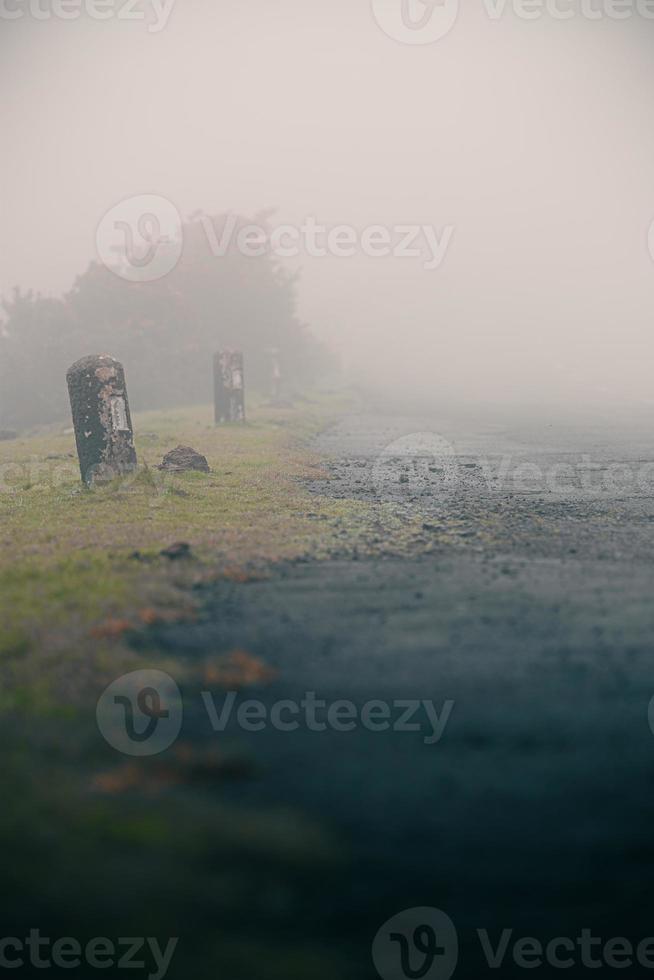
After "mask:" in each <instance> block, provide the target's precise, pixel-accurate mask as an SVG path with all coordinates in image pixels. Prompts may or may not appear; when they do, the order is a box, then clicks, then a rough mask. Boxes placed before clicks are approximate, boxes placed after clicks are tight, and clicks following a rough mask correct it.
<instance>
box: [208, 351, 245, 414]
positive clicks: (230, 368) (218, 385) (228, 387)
mask: <svg viewBox="0 0 654 980" xmlns="http://www.w3.org/2000/svg"><path fill="white" fill-rule="evenodd" d="M213 390H214V405H215V419H216V425H220V424H222V423H223V422H244V421H245V381H244V374H243V355H242V354H241V352H240V351H235V350H223V351H218V353H217V354H214V358H213Z"/></svg>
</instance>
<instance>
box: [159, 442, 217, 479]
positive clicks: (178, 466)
mask: <svg viewBox="0 0 654 980" xmlns="http://www.w3.org/2000/svg"><path fill="white" fill-rule="evenodd" d="M157 469H160V470H167V471H168V472H169V473H183V472H186V471H189V470H196V471H198V472H200V473H210V472H211V470H210V468H209V463H208V462H207V459H206V457H205V456H203V455H202V454H201V453H199V452H197V450H195V449H191V447H190V446H176V447H175V449H171V451H170V452H169V453H166V455H165V456H164V458H163V460H162V461H161V463H160V464H159V466H158V467H157Z"/></svg>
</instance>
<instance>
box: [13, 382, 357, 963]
mask: <svg viewBox="0 0 654 980" xmlns="http://www.w3.org/2000/svg"><path fill="white" fill-rule="evenodd" d="M351 407H352V400H351V399H350V398H349V397H346V396H339V395H333V394H332V395H312V396H311V398H309V399H306V400H302V401H298V402H297V403H296V405H295V407H293V408H289V409H272V408H267V407H265V406H263V405H255V406H254V407H251V410H250V419H249V421H248V423H247V425H245V426H233V427H224V428H220V429H217V428H215V427H214V426H213V424H212V418H211V412H210V409H209V408H208V407H207V408H197V409H188V410H178V411H174V412H157V413H148V414H143V415H137V416H136V417H135V420H134V421H135V432H136V443H137V451H138V454H139V460H140V464H141V468H140V470H139V473H138V474H137V475H136V476H135V477H134V478H130V479H128V480H126V481H123V482H122V483H118V484H116V485H114V486H111V487H107V488H103V489H98V490H93V491H89V490H86V489H83V488H82V487H81V485H80V480H79V471H78V469H77V459H76V455H75V449H74V442H73V435H72V434H71V433H70V432H68V433H66V432H64V431H62V428H60V429H58V430H57V429H51V430H49V431H42V432H37V433H33V434H31V435H30V436H29V437H26V438H22V439H20V440H17V441H13V442H6V443H0V490H1V491H2V492H0V527H1V528H2V531H1V540H2V548H1V551H0V616H1V619H2V623H3V630H2V632H1V634H0V738H2V743H3V749H4V753H3V763H4V765H3V778H2V784H1V785H2V792H3V800H4V804H3V807H2V808H0V835H1V836H2V839H3V841H4V843H5V855H6V859H5V860H4V862H3V872H2V875H1V876H0V882H1V883H2V892H3V894H4V895H5V896H9V895H10V896H11V902H10V903H9V904H7V903H5V905H6V908H5V910H4V911H5V916H4V921H5V933H4V934H5V935H21V934H24V933H26V932H27V931H28V930H29V928H36V927H39V928H40V929H41V931H42V933H44V934H49V935H54V936H57V935H59V936H61V935H68V936H71V935H72V936H75V937H77V938H78V939H79V940H81V941H83V940H85V939H86V938H87V937H93V936H114V937H115V936H121V935H123V936H124V935H157V936H160V937H166V936H180V937H181V939H180V948H179V950H178V952H177V953H176V955H175V960H174V963H173V966H172V968H171V969H170V971H169V973H168V976H169V977H185V976H189V975H194V976H196V977H198V978H203V977H205V976H206V977H213V976H217V975H224V976H230V977H233V978H238V977H241V976H243V977H246V976H248V977H249V976H253V975H256V976H259V977H261V978H263V980H265V978H270V980H276V978H279V980H281V978H284V980H291V978H298V980H300V978H305V977H307V976H312V977H313V978H315V980H322V978H325V980H327V978H328V977H331V976H334V975H340V976H344V977H345V976H347V969H346V967H345V965H344V963H343V961H342V960H341V959H340V957H337V956H336V955H335V954H334V951H333V950H330V949H329V948H326V947H324V946H323V944H322V941H321V940H320V937H319V935H318V934H312V928H308V927H307V930H305V935H304V937H303V936H301V935H295V934H293V933H292V932H291V933H289V932H288V928H289V917H288V912H287V911H284V909H282V908H281V907H280V908H278V907H277V899H276V898H275V896H277V895H278V894H282V893H283V894H288V895H290V896H292V903H296V902H297V903H298V905H297V908H296V910H295V912H294V913H293V914H295V915H297V914H300V910H301V909H303V908H305V907H309V906H308V905H307V901H306V890H307V889H309V891H311V890H312V889H314V888H315V881H316V880H321V881H322V882H323V883H325V882H328V881H329V880H330V878H336V877H337V876H338V875H339V874H342V861H343V855H342V854H341V852H340V848H339V845H338V842H335V841H334V840H332V839H331V837H330V834H329V832H327V831H326V830H325V829H324V828H322V827H320V826H316V825H314V824H313V823H311V822H308V821H306V820H305V818H304V817H303V815H302V814H299V813H295V812H289V811H284V810H278V809H275V810H267V809H266V808H261V807H259V808H257V809H256V811H253V810H252V809H251V808H247V807H243V806H240V805H238V803H235V802H234V801H233V800H232V802H231V803H228V802H227V801H226V799H225V795H224V792H223V790H224V787H225V786H226V785H228V784H229V785H231V783H232V781H233V780H234V779H236V780H237V781H238V779H239V778H246V779H247V778H249V777H248V774H247V773H248V764H247V760H245V763H244V764H243V763H242V760H238V759H237V760H236V761H234V760H232V759H231V756H230V751H231V749H230V746H223V745H221V746H220V747H219V748H218V749H216V750H215V751H214V750H213V749H210V750H206V749H205V748H202V747H198V746H194V745H192V744H184V743H182V744H180V745H178V746H177V747H176V748H175V750H174V751H173V750H171V753H167V754H166V756H165V758H164V759H163V761H162V760H160V759H158V758H157V757H155V758H153V759H150V760H137V761H136V762H134V761H132V760H129V759H125V758H124V757H121V756H120V755H119V754H117V753H116V752H115V751H114V750H112V749H111V748H110V747H109V746H107V745H106V744H105V743H104V742H103V740H102V738H101V737H100V735H99V732H98V729H97V725H96V722H95V705H96V702H97V699H98V696H99V694H100V693H101V691H102V690H103V689H104V688H105V686H106V685H107V684H108V683H110V682H111V681H113V680H114V679H115V678H116V677H117V676H119V675H120V674H121V673H124V672H127V671H130V670H135V669H139V668H141V667H143V666H147V664H148V658H144V657H143V655H139V654H137V653H136V651H135V649H134V647H133V646H131V645H130V643H129V642H128V641H129V637H130V635H133V631H134V630H138V629H144V628H146V627H147V626H148V625H149V624H151V623H153V622H156V621H157V620H158V619H164V620H169V619H173V620H177V619H180V620H183V619H184V618H187V617H193V616H194V615H195V608H194V604H193V599H192V596H193V586H194V585H198V584H202V583H203V582H208V581H211V580H213V579H219V578H226V579H229V580H231V581H234V582H236V583H239V582H243V583H246V582H247V580H248V579H249V578H251V577H253V576H256V575H258V574H265V566H266V564H267V563H270V562H275V561H278V560H284V559H294V558H298V557H301V556H306V555H312V556H316V557H320V556H321V555H327V554H328V553H329V550H330V549H331V548H333V547H334V546H335V545H336V544H337V543H338V542H339V535H340V536H341V538H340V540H341V541H342V535H343V529H344V528H347V530H348V540H349V539H350V536H351V537H352V540H354V541H356V539H357V535H358V534H363V533H365V529H366V527H367V526H368V523H369V522H368V517H367V510H368V508H366V507H365V506H364V505H362V504H360V503H355V502H348V501H333V500H328V499H322V498H316V497H315V496H310V495H309V494H308V492H307V491H306V490H305V489H304V488H303V486H302V483H301V478H302V477H305V476H306V477H309V476H314V477H315V476H316V473H317V472H319V470H320V461H319V460H318V459H316V458H315V457H314V456H312V454H311V453H310V451H308V449H307V447H306V442H307V439H308V438H309V437H310V436H311V435H313V434H314V433H316V432H318V431H319V430H321V429H322V428H323V427H325V426H326V425H328V424H329V423H330V422H331V421H333V420H335V419H336V418H338V417H339V415H341V414H342V413H343V412H344V411H347V410H348V409H350V408H351ZM178 444H182V445H190V446H193V447H194V448H195V449H197V450H198V451H199V452H201V453H203V454H204V455H206V457H207V459H208V461H209V464H210V466H211V470H212V472H211V473H210V474H200V473H190V474H182V475H175V476H174V477H169V476H166V477H165V478H164V477H163V475H162V474H161V472H160V471H159V470H157V469H156V466H157V464H158V463H159V462H160V460H161V458H162V456H163V455H164V454H165V453H166V452H167V451H168V450H170V449H171V448H173V447H174V446H176V445H178ZM179 541H184V542H187V543H188V544H189V545H190V546H191V549H192V557H191V558H189V559H182V560H175V561H171V560H170V559H169V558H166V557H164V556H162V555H161V551H162V549H165V548H167V547H168V546H170V545H171V544H173V543H175V542H179ZM218 653H221V652H220V651H219V652H218ZM222 653H225V651H223V652H222ZM153 666H156V667H157V668H159V669H163V670H169V671H170V672H171V673H172V674H173V676H176V677H178V678H179V677H182V676H185V679H186V681H187V683H188V685H189V686H191V687H193V686H195V685H198V684H200V683H203V684H206V683H208V682H209V681H210V682H211V683H212V684H213V685H214V686H215V687H216V688H218V689H220V687H221V683H222V681H221V677H222V678H223V679H225V678H228V679H229V683H232V682H233V678H231V677H229V671H230V670H232V669H236V670H241V672H244V676H242V677H241V678H240V679H239V683H243V684H244V685H245V686H248V684H253V685H254V686H255V687H256V685H257V683H259V682H261V683H263V682H264V681H265V677H264V674H263V673H262V674H261V676H259V675H258V674H257V667H256V665H255V666H254V676H253V677H252V678H249V677H248V671H249V670H250V669H251V668H250V665H248V664H246V665H245V667H243V665H242V664H241V665H240V666H239V665H237V666H236V668H232V667H229V666H228V667H227V668H225V666H224V665H223V666H222V667H218V668H217V672H216V671H214V672H213V674H212V675H211V677H210V678H209V679H208V678H207V675H206V673H203V672H205V671H206V670H207V667H206V664H202V665H198V668H197V677H196V676H195V674H194V675H193V676H189V674H188V666H187V667H183V666H182V665H181V664H180V663H178V662H169V661H167V660H166V659H165V658H163V657H160V656H156V657H155V658H154V660H153ZM225 669H227V674H226V675H225V674H224V671H225ZM221 670H222V671H223V674H222V675H221V673H220V671H221ZM185 671H186V674H185ZM225 682H227V680H225ZM241 769H242V772H241ZM226 781H227V782H226ZM237 797H238V794H237ZM285 901H286V899H285ZM293 907H294V908H295V905H293ZM291 921H292V917H291ZM21 930H22V932H21ZM255 937H256V940H255ZM67 975H71V971H67ZM72 975H73V976H76V975H81V974H79V973H78V971H72Z"/></svg>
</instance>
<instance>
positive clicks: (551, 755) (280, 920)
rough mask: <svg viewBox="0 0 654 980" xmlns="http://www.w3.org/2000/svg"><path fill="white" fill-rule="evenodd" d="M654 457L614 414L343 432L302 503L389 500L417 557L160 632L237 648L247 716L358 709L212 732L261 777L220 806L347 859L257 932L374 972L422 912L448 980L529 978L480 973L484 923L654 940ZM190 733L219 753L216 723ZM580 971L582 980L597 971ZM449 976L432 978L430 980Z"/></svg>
mask: <svg viewBox="0 0 654 980" xmlns="http://www.w3.org/2000/svg"><path fill="white" fill-rule="evenodd" d="M627 432H628V435H627ZM648 438H649V431H648V426H647V424H641V425H640V426H639V427H637V426H635V425H632V426H630V427H629V429H627V428H626V426H625V423H624V422H621V421H619V420H618V421H615V420H614V421H612V422H605V423H603V424H601V425H595V424H591V423H589V422H587V421H586V422H582V423H579V424H578V425H577V426H576V427H574V428H571V427H570V426H568V425H566V424H564V423H560V424H557V423H556V422H552V421H551V420H550V421H544V422H539V421H536V422H534V421H533V420H528V421H524V422H521V423H520V424H516V423H515V421H511V422H506V421H503V420H497V419H496V420H494V421H487V420H483V421H482V422H481V423H480V422H479V420H475V421H471V420H470V419H465V420H462V421H461V420H459V421H458V422H457V423H456V424H455V423H452V422H450V421H448V420H446V419H443V418H442V417H439V418H437V419H435V418H431V417H429V416H415V415H414V416H410V417H400V416H393V417H389V418H382V417H380V416H379V415H378V414H377V415H372V414H371V415H365V416H360V417H354V418H351V419H347V420H345V421H344V422H343V423H341V424H340V425H339V426H338V427H336V428H335V429H334V430H332V431H330V432H329V433H326V434H325V435H324V436H323V437H321V438H320V439H319V440H318V443H317V445H316V448H317V449H318V451H320V452H321V453H322V454H323V455H324V456H325V459H326V461H327V463H328V468H329V474H330V478H329V479H328V480H319V481H316V483H315V484H313V485H312V487H311V489H312V490H314V491H315V492H316V494H322V495H332V496H336V497H342V498H351V497H354V498H359V499H368V500H375V501H381V502H383V503H385V504H386V505H387V507H388V513H393V514H394V515H395V517H396V518H397V519H398V520H400V521H405V522H412V523H413V524H414V525H415V526H416V528H417V530H416V531H415V536H414V538H412V541H413V542H414V545H413V554H412V555H411V556H410V557H407V556H406V554H405V555H404V556H398V555H397V553H396V552H395V550H394V548H393V546H392V542H391V541H390V540H389V542H388V548H386V547H385V544H384V542H383V541H382V543H381V547H379V541H377V546H378V550H379V553H378V554H377V556H376V557H375V558H372V559H370V558H365V557H362V556H358V558H357V560H354V559H353V557H352V556H349V557H343V556H340V557H339V556H338V554H335V556H334V558H333V560H331V561H326V562H319V563H311V562H308V563H307V562H302V563H298V564H293V565H286V566H284V567H283V568H280V569H277V570H276V571H275V572H273V573H272V574H271V575H270V576H269V577H268V578H267V579H266V580H263V581H256V582H252V583H249V584H246V585H243V584H233V583H219V584H217V585H216V586H213V587H212V588H211V589H210V590H209V591H207V592H206V594H205V595H204V599H205V603H206V605H205V613H204V615H203V617H201V619H200V621H199V622H198V623H197V624H195V625H193V626H191V627H189V626H183V627H182V626H179V627H168V628H165V629H163V628H162V629H160V630H158V631H157V630H155V631H153V633H152V634H151V639H152V641H153V642H154V643H156V645H157V647H158V648H159V649H161V650H163V651H164V652H165V651H166V650H167V649H170V650H175V652H176V654H179V653H180V652H181V653H182V654H184V655H186V656H188V658H189V659H195V658H197V657H199V656H202V655H204V654H206V653H207V652H208V651H216V650H224V649H230V648H245V649H247V650H249V651H250V652H251V653H253V654H255V655H257V656H260V657H261V658H262V659H264V660H265V661H266V662H267V663H268V664H270V665H272V666H273V667H275V668H276V669H277V671H278V675H279V676H278V679H277V680H276V681H274V682H273V683H272V684H271V685H270V686H268V687H266V688H265V689H261V690H257V691H255V692H254V693H253V692H252V691H248V692H244V693H242V694H241V695H239V698H238V701H237V702H236V707H235V709H234V710H236V708H237V707H238V705H239V704H241V703H242V701H244V700H247V699H249V698H252V697H256V698H259V699H260V700H261V701H263V702H264V704H265V705H266V706H267V709H270V708H271V707H272V706H273V705H274V704H275V703H276V702H279V701H280V700H291V701H293V702H294V703H296V704H298V705H301V703H302V702H303V701H304V702H306V699H307V692H315V698H316V699H317V700H319V701H321V702H324V703H325V706H326V707H327V706H329V705H332V704H334V702H340V701H343V700H347V701H348V702H351V704H352V705H353V706H354V707H353V708H352V709H349V708H348V709H344V710H346V711H354V712H356V717H357V722H356V727H354V729H353V730H351V731H350V730H348V731H337V730H334V726H333V725H332V726H329V725H328V726H327V728H326V730H324V731H323V730H311V728H312V727H314V728H315V727H320V722H321V721H324V720H325V713H326V707H325V708H324V709H319V710H318V713H317V715H316V721H315V722H310V721H307V714H306V709H304V708H300V710H299V712H298V718H299V719H300V720H299V728H298V729H297V730H296V731H292V732H291V731H288V732H285V731H279V730H276V729H275V728H274V727H272V726H271V725H270V724H267V725H266V727H265V729H264V730H263V731H259V732H248V731H244V730H243V726H242V725H240V724H239V723H238V722H237V721H236V720H235V719H234V717H233V716H232V719H231V721H230V722H229V724H228V727H227V732H226V734H225V735H221V736H220V737H222V738H225V739H227V740H228V741H229V743H230V744H234V745H237V746H238V747H239V748H240V749H243V750H244V751H245V752H247V753H249V754H250V755H251V756H252V758H253V759H254V760H256V766H257V772H258V776H257V778H256V779H253V780H250V781H245V782H242V783H238V784H234V785H232V786H230V787H228V788H227V789H226V790H225V792H226V793H227V795H228V797H229V798H230V799H232V800H233V801H235V802H238V803H239V804H243V803H245V804H251V805H253V806H255V807H256V806H257V805H260V804H263V803H265V804H266V805H280V806H284V807H293V808H296V809H298V810H299V811H301V812H302V813H304V814H306V815H307V816H308V817H310V818H312V819H315V820H316V821H318V822H319V823H320V824H321V825H323V826H324V827H325V828H326V829H327V830H328V832H329V833H330V835H332V837H333V839H334V840H335V841H336V842H337V845H338V853H339V855H340V857H339V859H338V861H335V862H334V863H333V866H332V868H331V870H330V873H329V874H328V875H325V876H322V875H321V876H318V877H317V878H313V877H312V875H311V874H310V873H309V874H308V875H307V878H306V881H304V882H303V883H300V884H299V883H298V882H294V883H293V885H292V886H291V885H290V884H289V889H288V894H286V896H285V899H284V901H283V902H281V904H279V907H277V906H276V907H275V909H276V910H275V912H274V914H273V912H271V911H270V910H266V909H262V910H259V912H260V914H259V917H258V918H257V916H254V919H253V922H255V923H256V924H255V925H254V926H253V928H255V929H260V930H262V931H265V930H266V928H267V925H266V916H267V915H269V918H270V917H272V919H274V922H273V928H274V931H275V932H276V934H278V935H279V934H280V933H282V934H285V935H289V936H293V935H297V936H298V937H299V936H302V937H303V938H306V937H311V938H313V939H315V940H316V941H317V942H323V943H325V944H329V945H331V946H334V947H337V948H339V949H340V950H341V951H342V952H343V953H344V955H345V957H346V959H347V961H348V963H349V965H350V968H351V974H350V975H351V976H352V977H353V978H354V977H356V978H371V977H376V976H378V975H379V974H378V973H377V971H376V970H375V968H374V965H373V962H372V959H371V952H370V947H371V943H372V940H373V938H374V936H375V934H376V932H377V930H378V929H379V927H380V926H381V925H382V924H383V923H384V922H385V921H386V920H387V919H389V918H390V917H391V916H393V915H394V914H396V913H398V912H400V911H402V910H403V909H407V908H413V907H417V906H430V907H436V908H438V909H441V910H443V911H444V912H446V913H447V915H449V916H450V918H451V919H452V921H453V923H454V925H455V927H456V930H457V932H458V936H459V944H460V952H459V963H458V969H457V971H456V974H455V976H457V977H482V976H493V975H495V976H502V977H507V976H511V977H512V976H524V975H525V969H524V968H520V967H518V966H516V965H515V964H514V963H513V962H512V960H511V953H510V952H509V953H508V954H507V957H506V960H505V961H504V963H503V965H502V967H501V968H500V969H499V970H490V969H489V968H488V965H487V963H486V962H485V960H484V958H483V956H482V953H481V946H480V942H479V938H478V935H477V933H476V930H478V929H486V930H488V932H489V934H490V937H491V941H492V942H493V944H496V943H497V942H499V938H500V933H501V931H502V929H507V928H508V929H512V930H513V931H514V932H513V939H514V940H515V939H518V938H519V937H521V936H533V937H536V938H537V939H539V940H540V941H541V942H542V943H543V944H546V943H547V942H548V941H549V940H550V939H552V938H553V937H559V936H561V937H569V938H570V939H572V940H573V941H574V940H576V938H577V937H578V936H580V935H581V932H582V930H583V929H585V928H588V929H592V930H593V932H594V934H595V935H597V936H599V937H602V938H603V941H606V940H609V939H611V938H613V937H618V936H624V937H628V938H629V939H631V940H633V941H634V943H638V942H639V941H640V940H642V939H643V938H644V937H648V936H652V935H654V901H653V897H652V891H653V889H652V877H653V873H654V735H652V732H651V730H650V727H649V723H648V705H649V701H650V699H651V698H652V696H653V695H654V669H653V660H654V644H653V637H654V602H653V601H652V596H653V593H654V571H653V569H654V565H653V564H652V561H653V559H654V465H653V464H654V450H650V449H649V446H648ZM652 445H653V446H654V442H653V443H652ZM416 522H417V523H416ZM376 534H377V538H379V535H380V534H381V536H382V538H383V528H382V530H381V531H380V530H379V529H378V530H377V532H376ZM372 701H378V702H383V704H384V705H387V706H388V708H387V709H381V710H382V711H387V715H388V718H387V720H388V722H389V724H390V726H391V727H390V730H379V731H373V730H371V729H372V728H373V727H375V725H374V718H373V722H372V723H371V722H370V716H369V717H368V725H367V726H366V725H364V724H362V722H361V713H362V711H363V710H364V706H365V705H369V703H370V702H372ZM410 701H414V702H421V703H422V706H421V707H420V708H419V709H417V710H416V711H415V713H414V714H413V715H412V717H411V718H410V719H409V722H410V724H413V725H414V726H415V725H416V724H418V726H419V727H418V729H417V730H415V729H414V730H409V731H403V730H393V725H396V724H397V722H398V721H399V720H400V716H401V714H402V711H405V710H406V705H399V704H398V703H399V702H410ZM425 701H428V702H429V703H430V704H431V705H432V706H433V709H432V713H431V714H430V713H429V712H428V710H427V709H426V708H425V707H424V702H425ZM216 704H217V707H218V708H220V707H221V705H222V699H221V698H217V700H216ZM367 710H368V711H369V712H370V711H373V712H374V709H371V708H370V707H368V709H367ZM434 713H435V714H434ZM375 717H376V719H377V721H378V722H379V721H380V720H382V719H380V716H379V715H377V716H375ZM294 718H295V716H293V719H294ZM347 718H348V721H349V720H350V715H349V714H348V716H347ZM434 718H436V719H437V720H438V722H439V723H440V722H443V728H442V730H438V731H436V733H435V724H434ZM293 719H291V716H290V715H289V714H286V715H285V716H284V720H285V721H288V720H293ZM189 724H190V725H191V727H192V731H193V733H194V734H195V736H196V737H197V738H202V739H205V738H211V737H216V736H215V734H212V731H211V725H210V722H209V719H208V717H207V713H206V711H205V710H203V708H202V706H198V708H197V711H196V712H195V714H194V715H193V717H192V719H191V721H190V723H189ZM378 727H383V725H378ZM437 727H438V726H437V725H436V728H437ZM437 739H438V740H437ZM597 948H600V947H597ZM579 956H580V954H578V953H575V954H574V960H573V962H574V964H575V965H574V966H571V967H570V968H569V969H568V970H567V971H566V972H567V974H568V975H569V976H585V975H587V974H588V972H589V969H590V968H589V967H586V966H584V965H583V963H582V962H581V960H580V959H579ZM414 962H419V960H416V961H414ZM398 969H399V968H398ZM434 971H435V972H434ZM528 972H529V971H528ZM531 972H535V974H536V975H537V976H559V975H560V973H561V970H560V969H556V968H554V967H553V966H552V965H549V966H548V965H544V966H543V967H542V968H540V969H537V970H535V971H531ZM622 973H623V974H626V975H627V976H631V975H633V976H642V975H649V971H648V970H643V968H642V967H637V966H633V967H631V968H627V969H623V970H622ZM403 975H405V974H403V973H402V972H397V971H396V973H389V974H388V980H395V978H396V977H397V978H398V980H399V978H401V977H402V976H403ZM448 975H449V974H448V973H447V971H446V970H445V966H444V965H442V966H441V968H440V972H439V967H438V960H437V961H436V962H435V966H434V968H433V971H432V972H431V973H427V974H426V976H427V978H428V980H431V978H432V977H434V978H436V980H439V978H442V977H445V976H448Z"/></svg>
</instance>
